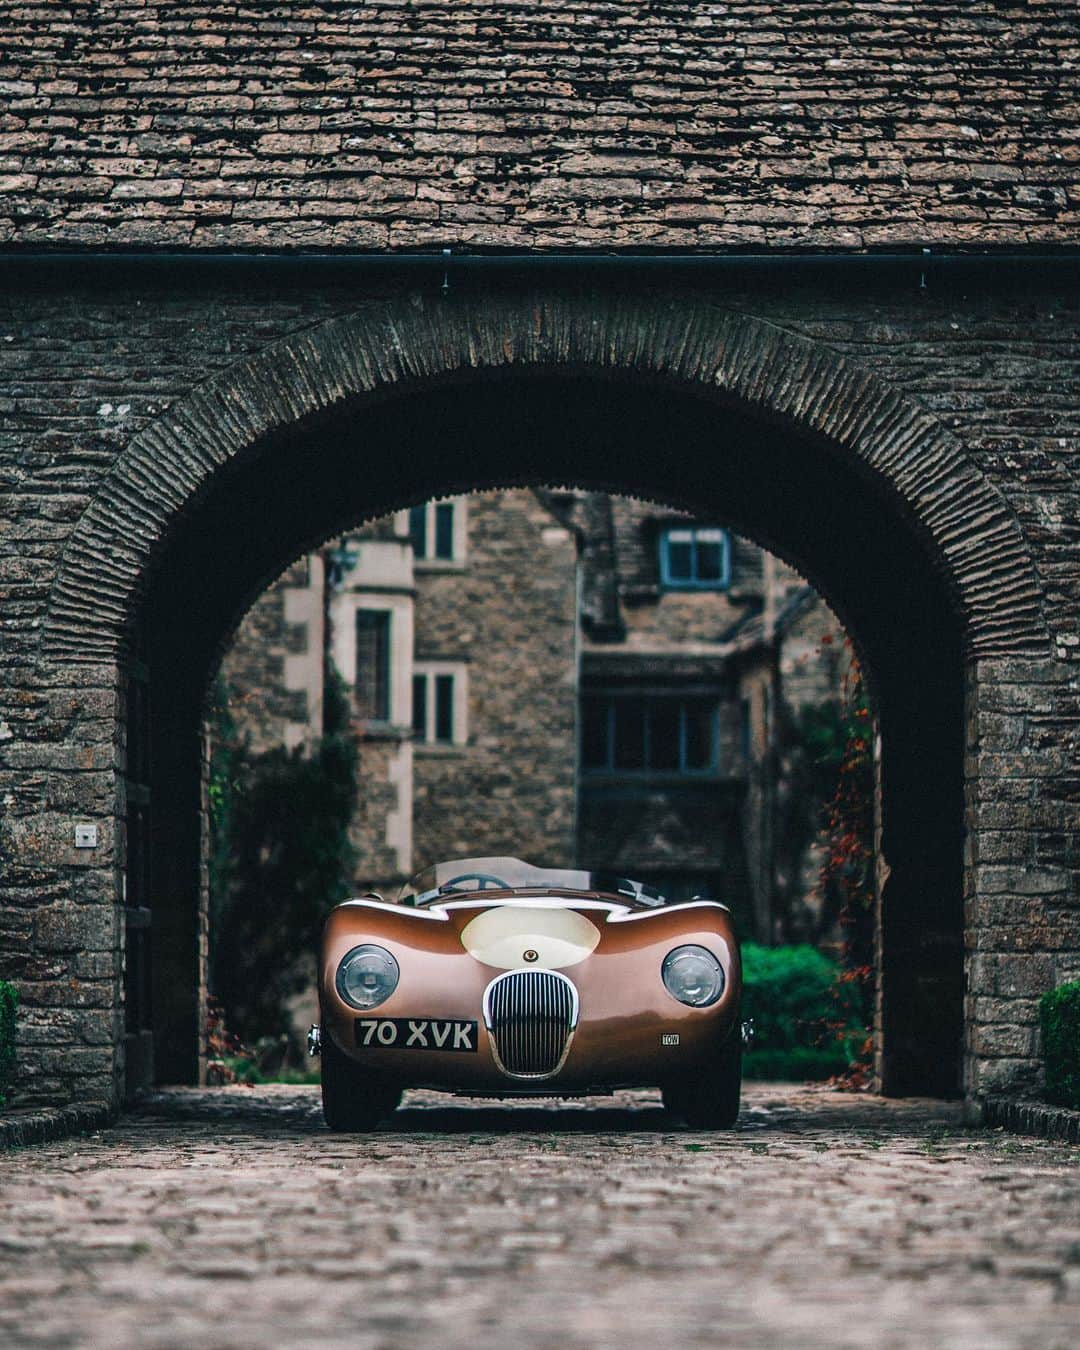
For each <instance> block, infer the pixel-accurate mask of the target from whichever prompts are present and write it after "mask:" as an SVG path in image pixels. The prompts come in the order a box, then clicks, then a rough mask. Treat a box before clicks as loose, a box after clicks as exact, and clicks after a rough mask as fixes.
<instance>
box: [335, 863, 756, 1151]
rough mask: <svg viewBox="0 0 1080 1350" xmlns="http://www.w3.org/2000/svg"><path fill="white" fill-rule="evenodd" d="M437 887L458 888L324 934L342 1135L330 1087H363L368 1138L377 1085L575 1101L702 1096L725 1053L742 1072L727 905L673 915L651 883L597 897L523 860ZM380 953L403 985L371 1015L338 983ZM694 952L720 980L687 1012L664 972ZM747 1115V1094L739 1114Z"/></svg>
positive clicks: (375, 908) (374, 903) (459, 871)
mask: <svg viewBox="0 0 1080 1350" xmlns="http://www.w3.org/2000/svg"><path fill="white" fill-rule="evenodd" d="M439 875H441V876H442V877H444V878H445V879H446V880H444V882H443V884H442V885H441V886H435V887H434V888H433V889H430V890H428V891H427V892H426V893H425V892H423V891H420V890H418V889H417V888H415V887H414V888H412V889H411V890H410V889H409V888H406V891H405V892H403V897H402V899H403V901H404V903H401V902H399V903H397V904H391V903H387V902H385V901H383V900H381V899H379V898H376V897H364V898H361V899H357V900H350V901H347V902H346V903H344V904H342V905H339V906H338V907H337V908H336V909H335V910H334V911H333V912H332V913H331V915H330V917H329V919H328V921H327V924H326V928H325V932H324V935H323V944H322V953H321V959H320V968H319V997H320V1007H321V1027H320V1039H321V1044H322V1048H323V1059H324V1065H323V1076H324V1102H325V1103H326V1105H327V1108H328V1109H327V1118H328V1120H329V1121H330V1123H331V1124H332V1125H333V1124H334V1123H335V1122H334V1120H331V1119H330V1117H331V1116H334V1115H337V1116H338V1117H340V1118H342V1120H344V1121H346V1122H347V1120H348V1118H349V1115H350V1113H349V1112H348V1111H346V1112H345V1113H344V1115H342V1112H341V1111H340V1110H336V1109H335V1105H334V1103H335V1102H336V1101H339V1100H341V1093H340V1091H339V1089H338V1088H337V1087H331V1088H330V1096H329V1097H328V1095H327V1086H329V1085H328V1083H327V1071H330V1073H331V1074H332V1075H337V1077H338V1078H339V1079H340V1078H341V1077H342V1075H344V1076H345V1077H346V1078H348V1077H349V1076H350V1075H353V1078H352V1083H353V1088H352V1097H348V1093H347V1092H346V1097H347V1098H348V1100H353V1099H354V1098H355V1099H356V1102H357V1109H358V1116H357V1119H358V1120H359V1121H361V1122H362V1121H363V1120H364V1119H365V1118H366V1117H371V1116H373V1115H374V1114H376V1113H377V1112H374V1111H372V1110H368V1111H367V1112H366V1115H365V1111H364V1109H363V1100H364V1096H365V1093H364V1083H365V1080H366V1081H368V1082H370V1083H374V1084H379V1085H387V1084H392V1085H394V1087H396V1088H397V1089H398V1090H400V1088H402V1087H416V1086H423V1087H432V1088H438V1089H442V1090H448V1091H456V1092H463V1093H468V1094H475V1095H490V1096H498V1097H502V1096H513V1095H521V1094H534V1095H545V1096H552V1095H574V1094H581V1093H586V1092H604V1091H610V1090H612V1089H613V1088H616V1087H627V1086H659V1087H669V1086H670V1085H673V1084H674V1085H679V1084H682V1085H687V1084H693V1083H695V1082H696V1081H699V1080H702V1079H704V1078H707V1076H708V1075H709V1074H710V1073H712V1072H713V1071H714V1067H715V1065H716V1064H717V1062H718V1057H719V1058H722V1057H723V1055H724V1053H725V1047H726V1048H727V1049H726V1053H727V1056H728V1060H729V1061H730V1059H731V1057H732V1054H733V1053H734V1054H735V1055H736V1056H737V1050H735V1051H733V1050H732V1047H733V1046H734V1045H735V1044H736V1043H737V1042H739V1039H740V1027H739V1000H740V995H741V968H740V961H739V950H738V944H737V942H736V939H735V934H734V931H733V928H732V924H731V917H730V915H729V913H728V911H727V909H726V908H725V907H724V906H723V905H721V904H718V903H716V902H715V901H711V900H700V899H699V900H693V901H690V902H687V903H684V904H666V903H663V902H662V900H661V899H660V897H657V896H655V894H650V893H649V891H648V889H647V888H645V887H642V886H640V885H639V884H638V883H629V882H623V881H615V880H614V879H612V880H611V882H610V883H608V882H607V881H605V882H604V884H603V888H599V887H598V886H597V883H596V879H595V878H593V877H591V876H589V875H588V874H583V873H557V872H549V871H543V870H542V869H535V868H531V867H529V865H528V864H525V863H521V862H520V861H519V860H517V859H506V858H501V859H500V858H484V859H467V860H462V861H459V862H452V863H447V864H440V865H439V869H437V870H435V876H436V877H437V876H439ZM477 878H479V879H480V880H479V881H477ZM429 879H430V878H429ZM496 881H505V882H506V883H507V884H505V885H504V886H495V885H494V884H493V883H494V882H496ZM566 881H569V882H571V883H578V885H574V884H569V885H568V884H560V882H566ZM583 881H587V882H588V883H589V884H588V885H587V886H585V887H582V888H580V889H579V888H578V886H579V885H581V883H582V882H583ZM455 882H456V884H454V883H455ZM514 882H520V883H522V884H513V883H514ZM609 884H610V887H611V889H607V886H608V885H609ZM369 946H370V947H375V948H377V949H380V950H381V951H382V952H385V953H389V954H390V956H391V957H392V958H393V962H395V963H396V966H397V970H398V972H399V976H398V979H397V983H396V987H394V988H393V990H392V992H391V993H390V994H389V996H388V997H385V998H383V999H382V1000H381V1001H379V1002H378V1004H377V1006H373V1007H370V1008H361V1007H357V1006H355V1003H353V1002H352V1001H351V1000H350V997H349V994H348V992H347V991H343V989H342V987H341V982H340V979H339V972H340V971H341V970H342V968H343V967H342V963H343V962H344V961H345V959H346V958H347V957H348V956H349V954H350V953H352V952H354V951H355V949H357V948H358V947H362V948H366V947H369ZM688 946H689V947H692V948H695V949H697V948H704V949H705V951H706V952H707V953H710V954H711V955H712V957H713V958H714V959H715V962H716V963H718V964H719V968H720V971H721V972H722V979H718V980H717V983H718V984H720V985H721V986H722V988H721V992H720V993H719V994H718V995H716V996H714V997H713V998H712V1001H710V1002H709V1003H708V1005H707V1006H689V1005H688V1004H687V1003H685V1002H681V1001H680V1000H679V999H678V998H676V997H675V996H674V995H673V994H672V993H670V992H669V990H668V988H667V986H666V984H665V978H664V976H663V974H662V971H663V968H664V962H665V958H667V957H668V956H669V954H671V953H673V952H674V951H676V949H682V948H685V947H688ZM379 959H381V958H379ZM360 997H361V998H365V997H367V994H366V991H365V990H363V989H361V991H360ZM350 1066H352V1067H350ZM726 1071H727V1072H729V1074H730V1072H731V1071H732V1070H731V1069H730V1067H729V1069H728V1070H726ZM734 1071H735V1072H736V1073H737V1071H738V1065H737V1063H736V1065H735V1070H734ZM335 1094H336V1095H335ZM391 1095H393V1094H391ZM674 1095H675V1096H676V1097H677V1096H678V1093H677V1092H675V1093H674ZM374 1096H375V1097H377V1096H378V1094H377V1093H375V1094H374ZM737 1100H738V1086H737V1082H736V1085H735V1102H736V1106H735V1109H736V1111H737ZM391 1109H392V1105H391ZM722 1123H729V1122H722ZM345 1127H347V1123H346V1125H345ZM361 1127H362V1124H358V1125H357V1128H361Z"/></svg>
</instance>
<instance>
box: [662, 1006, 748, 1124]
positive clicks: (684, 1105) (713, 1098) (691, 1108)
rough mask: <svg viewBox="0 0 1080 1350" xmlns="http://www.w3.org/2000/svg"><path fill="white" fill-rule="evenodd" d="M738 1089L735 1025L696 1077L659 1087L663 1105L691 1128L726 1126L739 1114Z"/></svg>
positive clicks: (739, 1063)
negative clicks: (661, 1091)
mask: <svg viewBox="0 0 1080 1350" xmlns="http://www.w3.org/2000/svg"><path fill="white" fill-rule="evenodd" d="M741 1092H742V1036H741V1034H740V1031H739V1027H738V1026H737V1025H736V1026H735V1027H734V1028H733V1029H732V1031H731V1033H730V1035H729V1036H728V1038H727V1040H726V1041H724V1043H723V1045H721V1047H720V1049H719V1051H718V1052H717V1053H716V1055H715V1056H714V1057H713V1058H712V1060H711V1061H709V1062H707V1063H706V1064H704V1065H702V1067H701V1069H700V1071H699V1072H698V1074H697V1075H696V1077H694V1078H692V1079H689V1078H681V1079H678V1080H676V1081H675V1082H671V1083H667V1084H665V1085H664V1088H663V1098H664V1107H665V1109H666V1110H668V1111H669V1112H670V1113H671V1114H672V1115H673V1116H680V1117H681V1118H682V1119H683V1120H685V1121H686V1123H687V1125H689V1126H690V1127H691V1128H692V1129H695V1130H730V1129H731V1128H732V1126H733V1125H734V1124H735V1122H736V1121H737V1120H738V1118H739V1097H740V1094H741Z"/></svg>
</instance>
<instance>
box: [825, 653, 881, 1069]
mask: <svg viewBox="0 0 1080 1350" xmlns="http://www.w3.org/2000/svg"><path fill="white" fill-rule="evenodd" d="M845 696H846V701H847V714H846V719H845V721H846V728H845V729H846V737H845V742H844V750H843V754H842V756H841V759H840V765H839V771H838V774H837V782H836V790H835V792H834V793H833V796H832V798H831V800H830V801H829V803H828V805H827V807H826V809H825V834H826V852H825V859H824V862H823V864H822V868H821V875H820V885H821V889H822V894H823V896H824V898H825V900H826V903H827V904H828V906H829V909H830V910H831V911H832V912H833V913H836V914H838V916H839V923H840V931H841V933H842V947H841V969H840V973H839V975H838V977H837V980H838V984H839V985H840V986H841V987H840V988H838V989H837V1003H838V1005H840V1006H844V1005H847V1006H849V1007H850V1003H851V989H850V986H853V987H854V988H855V989H856V990H857V991H858V994H859V1002H860V1003H861V1006H862V1013H863V1025H864V1026H866V1027H870V1026H872V1024H873V1009H874V983H875V965H874V746H873V737H874V733H873V717H872V715H871V712H870V707H869V704H868V702H867V696H866V686H865V683H864V681H863V677H862V672H861V671H860V669H859V666H858V663H857V662H856V661H855V660H854V658H853V659H852V663H851V668H850V673H849V675H848V678H847V681H846V688H845ZM845 986H848V988H845ZM845 995H846V996H845ZM835 1034H836V1035H837V1036H842V1037H844V1039H845V1040H846V1041H847V1042H848V1050H849V1054H851V1055H852V1057H853V1058H852V1063H851V1067H850V1068H849V1069H848V1071H847V1072H846V1073H845V1074H843V1075H841V1076H840V1078H838V1079H836V1080H834V1082H835V1084H836V1086H838V1087H846V1088H864V1087H866V1086H867V1085H868V1082H869V1079H870V1075H871V1072H872V1067H873V1041H872V1037H871V1036H870V1035H869V1034H867V1036H866V1037H865V1038H863V1039H862V1041H861V1043H856V1044H854V1045H853V1044H851V1041H850V1038H851V1024H850V1021H838V1022H837V1025H836V1027H835Z"/></svg>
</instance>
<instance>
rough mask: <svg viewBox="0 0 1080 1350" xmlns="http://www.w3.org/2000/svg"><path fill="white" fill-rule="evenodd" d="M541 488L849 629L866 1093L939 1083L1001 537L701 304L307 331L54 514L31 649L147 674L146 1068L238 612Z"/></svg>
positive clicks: (951, 1050)
mask: <svg viewBox="0 0 1080 1350" xmlns="http://www.w3.org/2000/svg"><path fill="white" fill-rule="evenodd" d="M560 482H562V483H572V484H574V485H578V486H584V487H604V488H610V489H616V490H621V491H625V492H630V493H633V494H637V495H641V496H649V497H654V498H657V499H660V500H663V501H667V502H670V503H671V504H673V505H688V506H692V507H694V508H695V509H708V510H710V511H713V512H714V513H716V514H717V515H719V516H722V517H723V518H724V519H725V520H726V521H728V522H730V523H731V524H732V525H733V526H734V527H735V528H738V529H740V530H742V531H743V532H744V533H746V534H748V535H750V536H751V537H753V538H755V539H757V540H758V541H759V542H761V543H763V544H766V545H767V546H769V547H770V548H772V549H774V551H776V552H778V553H780V554H781V555H782V556H784V557H786V558H787V559H789V560H790V561H791V562H793V563H794V564H795V565H796V566H798V567H799V568H800V570H802V571H803V572H804V574H806V575H807V576H808V577H809V579H810V580H811V581H813V582H814V583H815V584H816V585H817V586H818V587H819V589H820V590H821V591H822V593H823V594H824V595H825V596H826V598H827V599H828V600H829V601H830V602H831V604H832V605H833V607H834V608H835V609H836V610H837V612H838V614H839V615H840V617H841V618H842V619H843V620H844V622H845V623H846V624H847V626H848V627H849V629H850V631H852V632H853V634H854V635H855V637H856V639H857V642H858V644H859V646H860V648H861V651H862V655H863V658H864V662H865V664H866V666H867V668H868V670H869V672H870V675H871V679H872V681H873V686H874V691H875V694H876V697H877V701H878V707H879V711H880V718H881V730H882V741H883V762H882V787H883V812H882V825H883V833H882V854H883V857H884V858H885V860H886V861H887V863H888V866H889V868H890V869H891V870H890V875H889V878H888V880H887V881H886V882H885V885H884V888H883V893H882V902H881V916H880V966H881V974H882V979H881V988H882V993H883V998H882V1006H881V1010H880V1019H879V1027H878V1047H879V1067H880V1073H881V1081H882V1085H883V1086H884V1088H885V1089H886V1090H887V1091H891V1092H896V1093H906V1092H929V1093H942V1092H949V1091H952V1090H955V1088H956V1087H957V1086H958V1084H959V1081H960V1057H961V1044H962V1038H963V1011H962V995H963V975H962V963H963V939H964V917H963V905H962V896H963V857H962V841H963V831H964V795H963V788H964V783H963V751H964V730H963V728H964V718H963V707H964V693H965V658H966V657H967V656H971V655H973V654H988V655H994V654H1000V653H1007V652H1021V653H1036V652H1039V651H1041V650H1042V649H1043V647H1044V646H1045V637H1044V634H1043V630H1042V624H1041V615H1040V611H1039V600H1038V588H1037V585H1036V582H1035V579H1034V575H1033V571H1032V568H1031V565H1030V562H1029V560H1028V558H1027V556H1026V551H1025V549H1024V546H1023V540H1022V537H1021V536H1020V534H1019V531H1018V530H1017V529H1016V527H1015V522H1014V521H1013V520H1012V517H1011V516H1010V514H1009V513H1008V511H1007V509H1006V508H1005V507H1004V506H1003V504H1002V503H1001V502H1000V500H999V499H998V498H997V497H996V495H995V494H994V493H993V491H992V490H991V489H990V488H989V486H988V485H987V484H986V482H985V480H983V479H982V478H981V477H980V475H979V474H978V473H977V472H976V471H975V470H974V468H973V467H972V466H971V465H970V463H969V462H968V461H967V460H966V458H965V457H964V456H963V455H962V454H961V453H960V452H959V450H958V449H957V447H956V446H955V445H954V444H953V443H952V442H951V441H950V439H949V438H948V437H947V436H946V435H945V434H944V433H943V432H942V431H941V430H940V428H938V427H937V426H936V425H935V424H934V423H933V422H932V420H930V419H929V418H927V417H926V416H925V414H923V413H921V411H919V410H918V409H917V408H915V407H913V406H911V405H909V404H906V403H905V402H904V400H902V399H901V398H899V397H898V396H896V395H895V394H894V393H892V392H891V391H889V390H886V389H883V388H881V387H880V386H878V385H875V384H874V383H873V382H872V381H870V380H869V379H867V377H865V376H864V375H862V374H861V373H860V372H859V371H857V370H853V369H851V368H850V367H849V366H846V365H845V364H844V363H843V362H840V361H839V360H837V359H836V358H835V357H834V356H833V355H832V354H831V353H829V352H826V351H824V350H823V349H820V348H817V347H815V346H814V345H813V344H810V343H806V342H804V341H801V340H795V339H792V338H790V337H789V336H787V335H785V334H783V333H779V332H777V331H776V330H773V329H767V328H766V327H765V326H764V325H760V324H757V323H755V322H754V321H749V320H744V319H737V318H733V317H731V316H729V315H725V314H723V313H721V312H719V311H712V310H698V309H690V310H688V309H687V308H686V307H685V306H682V307H675V306H667V305H657V306H654V307H653V308H652V309H649V308H648V307H643V306H636V305H635V306H631V305H621V306H619V305H616V306H612V305H611V304H610V302H603V303H601V302H595V304H593V305H590V304H589V303H588V302H585V301H582V300H578V301H574V302H565V303H563V304H561V305H560V304H559V303H556V302H544V303H537V304H535V305H528V304H525V303H523V302H515V303H514V304H508V303H505V302H498V303H496V302H491V303H490V305H488V306H487V307H486V308H483V309H482V310H478V311H467V310H466V311H457V312H453V311H449V310H436V311H434V312H426V311H423V310H420V309H415V310H414V309H412V308H410V307H405V306H402V307H399V308H395V307H392V306H391V307H387V308H386V309H384V310H379V311H376V312H365V313H363V314H361V315H358V316H356V317H355V318H354V319H352V320H340V321H335V322H334V323H332V324H327V325H325V326H324V327H323V328H321V329H317V330H314V331H313V332H312V333H309V334H306V335H304V336H303V337H302V338H299V339H296V340H295V341H292V342H290V343H288V344H283V346H282V347H281V348H278V349H276V350H273V351H271V352H269V353H265V354H264V355H263V356H260V357H259V358H256V360H254V361H252V362H250V363H247V364H246V366H245V368H243V369H241V370H238V371H236V372H234V373H232V374H231V375H230V376H229V378H228V379H225V380H222V381H219V382H218V383H217V385H216V386H213V387H210V388H208V389H206V390H203V391H199V392H197V393H196V394H195V395H193V396H192V398H191V399H189V400H188V401H187V402H186V404H185V405H182V406H181V407H180V408H178V409H176V410H175V411H174V412H173V413H172V414H170V415H169V417H167V418H166V419H164V420H163V422H162V423H161V424H160V425H159V426H157V427H156V428H153V429H152V430H151V431H150V432H149V433H147V434H145V435H144V436H143V437H142V438H141V443H137V444H135V445H133V446H132V447H131V448H130V450H129V452H128V454H127V455H126V456H125V458H124V460H123V461H122V463H121V464H120V465H119V466H118V469H117V471H116V472H115V473H114V475H113V478H112V480H111V482H110V483H109V485H108V486H107V489H106V491H105V492H104V493H103V494H102V495H101V497H100V498H99V499H98V501H97V502H96V503H95V505H94V506H93V507H91V509H90V510H89V511H88V513H87V515H86V517H85V518H84V520H83V522H82V524H81V527H80V530H79V531H78V532H77V534H76V537H75V538H74V539H73V541H72V544H71V545H70V547H69V550H68V553H67V556H66V559H65V566H64V569H63V571H62V573H61V576H60V578H59V580H58V583H57V587H56V591H55V596H54V604H53V607H52V611H51V616H50V622H49V626H48V628H47V631H46V634H45V650H46V652H47V653H49V654H51V655H53V656H54V657H61V658H68V659H71V658H77V659H87V658H89V659H99V660H100V659H103V658H104V659H108V658H110V657H112V656H114V655H118V654H119V653H120V652H121V651H122V650H123V649H124V648H125V647H127V648H128V649H129V654H130V649H131V648H132V646H133V645H134V646H135V647H137V649H138V650H139V651H140V652H141V653H143V654H144V655H145V659H146V661H147V664H148V667H149V687H150V690H151V696H152V700H153V715H152V718H151V721H150V724H149V726H150V731H149V733H148V739H147V743H146V749H147V755H148V761H149V781H150V790H151V794H152V801H153V826H152V844H153V861H152V871H151V877H150V890H151V892H152V895H153V911H154V920H153V929H152V933H153V938H152V942H153V953H154V954H153V969H154V989H153V1004H154V1024H155V1033H156V1042H157V1045H156V1049H157V1058H158V1070H159V1074H160V1076H162V1077H163V1078H165V1079H168V1080H173V1081H177V1080H179V1081H182V1080H185V1079H189V1080H190V1079H192V1078H194V1077H195V1076H196V1075H197V1072H198V1053H199V1028H200V1026H201V1017H202V1008H201V1003H200V990H201V987H202V986H201V978H200V976H201V968H202V952H203V950H204V944H205V933H204V931H203V922H204V921H203V919H202V913H203V911H202V909H201V908H200V904H199V895H200V891H201V876H200V873H201V856H202V855H201V848H202V844H201V837H200V809H199V808H200V784H201V781H202V762H201V757H202V744H201V736H200V727H201V718H202V701H203V696H204V693H205V688H206V682H207V679H208V677H209V674H210V672H211V670H212V668H213V665H214V663H215V661H216V658H217V656H218V654H219V653H220V650H221V646H222V644H223V642H224V641H225V639H226V637H227V636H228V633H229V632H230V631H231V628H232V626H233V625H234V624H235V622H236V621H237V620H238V618H239V616H240V614H241V613H242V612H243V609H244V607H245V605H246V604H247V603H248V602H249V601H250V600H251V599H252V598H253V597H254V595H255V594H257V593H258V591H259V589H260V588H261V587H262V586H263V585H264V584H265V583H266V582H267V581H269V580H270V579H271V578H272V577H273V576H274V575H275V574H276V573H277V572H278V571H279V570H280V569H281V568H282V567H283V566H284V565H285V564H286V563H287V562H288V561H289V560H290V559H291V558H293V557H294V556H296V555H297V554H298V553H299V552H301V551H302V550H304V549H305V548H307V547H310V546H312V545H314V544H316V543H318V542H319V541H321V540H322V539H324V538H325V537H327V536H328V535H329V534H331V533H333V532H336V531H339V530H341V529H343V528H346V527H347V526H349V525H350V524H353V523H355V522H356V521H358V520H360V519H362V518H366V517H371V516H374V515H377V514H379V513H381V512H383V511H386V510H388V509H391V508H394V507H399V506H403V505H407V504H409V503H410V502H415V501H419V500H421V499H423V498H425V497H428V496H431V495H434V494H437V493H442V492H448V491H452V490H460V489H467V488H477V487H488V486H508V485H511V484H515V483H520V484H524V483H549V484H550V483H560ZM1003 592H1004V593H1006V594H1007V595H1008V596H1009V598H1010V601H1011V604H1010V605H1009V606H1008V607H1007V608H1005V609H1003V608H1002V607H1001V606H1000V605H999V604H998V603H996V602H997V601H998V600H1000V598H1001V595H1002V593H1003ZM91 605H92V606H93V613H94V622H93V625H92V626H90V625H89V624H88V622H87V620H88V616H89V613H90V612H91V611H90V609H89V608H88V607H89V606H91ZM102 614H104V615H105V616H106V622H104V623H102V622H101V615H102ZM137 748H138V747H136V746H135V745H134V743H132V745H130V746H129V752H133V751H135V750H136V749H137Z"/></svg>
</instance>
